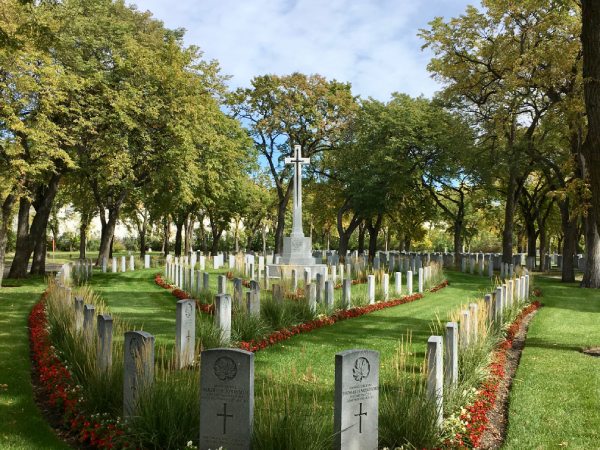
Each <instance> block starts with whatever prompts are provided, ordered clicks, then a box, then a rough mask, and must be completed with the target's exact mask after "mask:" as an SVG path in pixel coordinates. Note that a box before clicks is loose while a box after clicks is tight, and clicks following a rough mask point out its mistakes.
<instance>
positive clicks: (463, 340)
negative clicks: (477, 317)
mask: <svg viewBox="0 0 600 450" xmlns="http://www.w3.org/2000/svg"><path fill="white" fill-rule="evenodd" d="M469 342H471V316H470V314H469V310H468V309H465V310H464V311H461V313H460V346H461V347H462V348H466V347H468V346H469Z"/></svg>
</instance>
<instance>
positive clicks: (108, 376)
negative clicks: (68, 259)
mask: <svg viewBox="0 0 600 450" xmlns="http://www.w3.org/2000/svg"><path fill="white" fill-rule="evenodd" d="M75 297H82V298H83V303H84V304H91V305H94V306H95V315H94V331H93V336H94V339H92V340H91V341H88V340H86V339H84V336H83V331H82V330H76V327H75V312H74V311H75V305H74V299H75ZM71 301H72V302H73V303H72V304H67V303H66V302H65V301H64V299H62V298H60V296H59V290H58V288H57V286H56V285H55V284H54V281H52V280H51V281H49V287H48V297H47V303H46V308H47V314H48V322H49V325H50V339H51V341H52V342H53V344H54V346H55V348H56V351H57V354H58V356H59V358H60V359H61V360H62V361H63V362H64V363H65V364H66V365H67V367H68V369H69V371H70V372H71V374H72V376H73V378H74V380H75V381H76V383H77V384H78V385H79V386H81V392H82V396H83V398H84V399H85V402H84V407H85V408H86V410H87V411H88V412H90V413H105V412H106V413H111V414H115V413H118V414H120V411H121V408H122V389H123V350H122V348H123V342H122V340H120V339H117V338H116V337H118V336H122V335H123V334H124V332H125V328H126V327H127V324H126V323H124V322H122V321H120V320H119V319H118V318H116V317H113V336H114V337H113V344H112V345H113V350H112V366H111V368H110V369H109V370H100V369H99V367H98V364H97V357H96V340H95V336H96V330H95V325H96V315H97V314H103V313H107V312H108V311H107V308H106V306H105V305H104V302H103V301H102V300H101V298H100V297H99V296H98V295H97V294H95V293H94V292H93V291H92V290H91V289H90V288H89V287H88V286H81V287H78V288H73V291H72V297H71ZM107 392H110V393H111V395H107Z"/></svg>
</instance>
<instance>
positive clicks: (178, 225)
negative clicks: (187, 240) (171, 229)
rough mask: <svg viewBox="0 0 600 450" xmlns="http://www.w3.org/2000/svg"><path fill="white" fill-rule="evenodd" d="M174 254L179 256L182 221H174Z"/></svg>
mask: <svg viewBox="0 0 600 450" xmlns="http://www.w3.org/2000/svg"><path fill="white" fill-rule="evenodd" d="M175 228H176V230H177V231H176V232H175V256H181V246H182V231H183V221H178V222H175Z"/></svg>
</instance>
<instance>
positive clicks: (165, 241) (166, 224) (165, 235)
mask: <svg viewBox="0 0 600 450" xmlns="http://www.w3.org/2000/svg"><path fill="white" fill-rule="evenodd" d="M169 228H170V227H169V219H168V217H165V218H164V219H163V248H162V251H163V254H164V255H165V257H166V256H167V255H168V254H169V237H170V236H169V234H170V233H169Z"/></svg>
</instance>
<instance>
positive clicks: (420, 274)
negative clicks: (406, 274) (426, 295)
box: [419, 267, 424, 294]
mask: <svg viewBox="0 0 600 450" xmlns="http://www.w3.org/2000/svg"><path fill="white" fill-rule="evenodd" d="M423 282H424V280H423V268H422V267H419V293H421V294H422V293H423Z"/></svg>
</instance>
